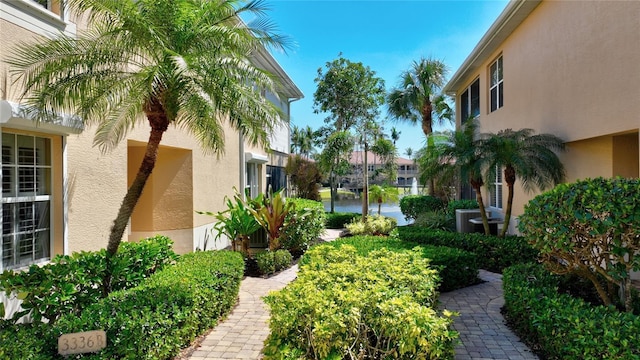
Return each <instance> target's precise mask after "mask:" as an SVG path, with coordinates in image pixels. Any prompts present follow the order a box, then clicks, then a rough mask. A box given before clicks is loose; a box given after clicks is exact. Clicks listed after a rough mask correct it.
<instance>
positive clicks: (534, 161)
mask: <svg viewBox="0 0 640 360" xmlns="http://www.w3.org/2000/svg"><path fill="white" fill-rule="evenodd" d="M484 136H485V140H484V141H483V146H482V156H483V157H485V159H484V161H485V166H486V171H485V173H486V175H485V178H487V179H495V178H496V171H497V169H502V168H504V182H505V183H506V185H507V189H508V195H507V209H506V211H505V216H504V225H503V228H502V231H501V232H500V237H504V236H505V234H506V233H507V230H508V228H509V222H510V219H511V209H512V205H513V185H514V184H515V182H516V178H520V179H521V182H522V186H523V188H524V189H525V190H526V191H531V190H533V189H534V188H538V189H540V190H544V189H546V188H549V187H551V186H553V185H557V184H559V183H560V182H562V181H563V180H564V166H563V165H562V162H560V159H559V158H558V156H557V155H556V153H555V151H563V150H564V149H565V146H564V142H563V141H562V139H560V138H558V137H557V136H555V135H552V134H538V135H533V130H532V129H520V130H512V129H505V130H501V131H499V132H498V133H497V134H485V135H484Z"/></svg>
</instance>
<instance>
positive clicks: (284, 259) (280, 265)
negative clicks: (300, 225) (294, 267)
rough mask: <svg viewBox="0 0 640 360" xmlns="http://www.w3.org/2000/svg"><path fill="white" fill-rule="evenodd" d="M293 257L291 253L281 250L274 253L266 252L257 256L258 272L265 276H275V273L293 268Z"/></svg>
mask: <svg viewBox="0 0 640 360" xmlns="http://www.w3.org/2000/svg"><path fill="white" fill-rule="evenodd" d="M292 260H293V257H292V256H291V253H289V251H287V250H284V249H280V250H276V251H275V252H274V251H265V252H261V253H257V254H256V262H257V264H258V270H259V271H260V273H261V274H263V275H269V274H273V273H274V272H277V271H280V270H284V269H286V268H288V267H289V266H291V261H292Z"/></svg>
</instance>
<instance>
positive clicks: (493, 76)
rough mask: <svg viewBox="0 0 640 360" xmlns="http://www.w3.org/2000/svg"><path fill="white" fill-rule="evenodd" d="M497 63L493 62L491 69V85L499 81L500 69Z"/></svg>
mask: <svg viewBox="0 0 640 360" xmlns="http://www.w3.org/2000/svg"><path fill="white" fill-rule="evenodd" d="M496 67H497V63H493V64H492V65H491V68H490V69H489V74H490V75H491V84H490V85H491V87H493V86H494V85H495V84H497V83H498V71H497V69H496Z"/></svg>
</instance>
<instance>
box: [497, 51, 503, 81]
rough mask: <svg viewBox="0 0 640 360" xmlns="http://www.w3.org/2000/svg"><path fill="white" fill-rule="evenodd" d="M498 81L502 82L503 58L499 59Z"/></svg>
mask: <svg viewBox="0 0 640 360" xmlns="http://www.w3.org/2000/svg"><path fill="white" fill-rule="evenodd" d="M497 62H498V81H502V56H500V58H499V59H498V61H497Z"/></svg>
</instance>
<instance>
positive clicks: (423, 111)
mask: <svg viewBox="0 0 640 360" xmlns="http://www.w3.org/2000/svg"><path fill="white" fill-rule="evenodd" d="M446 73H447V68H446V66H445V64H444V63H443V62H441V61H440V60H434V59H425V58H422V59H420V61H414V62H413V64H412V65H411V68H410V69H409V70H407V71H405V72H403V73H402V75H401V76H400V82H399V83H398V85H397V87H395V88H394V89H392V90H391V92H390V93H389V94H388V95H387V104H388V106H389V115H390V116H391V117H392V118H394V119H397V120H404V121H407V122H409V123H411V124H416V123H418V121H419V122H420V125H421V127H422V131H423V132H424V134H425V136H427V137H428V136H429V135H430V134H431V133H433V124H434V120H435V121H436V122H440V123H441V122H444V121H452V119H453V112H452V110H451V108H450V107H449V105H448V104H447V102H446V98H445V96H444V95H442V94H440V90H441V89H442V86H443V85H444V80H445V75H446ZM434 188H435V181H434V180H433V179H431V183H430V186H429V194H430V195H433V194H434V191H435V189H434Z"/></svg>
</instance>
